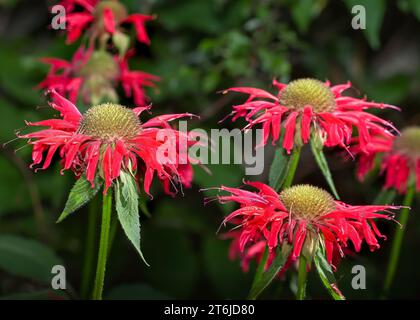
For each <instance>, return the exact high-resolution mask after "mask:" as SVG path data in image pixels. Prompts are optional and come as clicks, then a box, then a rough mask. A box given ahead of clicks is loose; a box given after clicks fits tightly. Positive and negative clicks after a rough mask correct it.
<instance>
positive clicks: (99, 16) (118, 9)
mask: <svg viewBox="0 0 420 320" xmlns="http://www.w3.org/2000/svg"><path fill="white" fill-rule="evenodd" d="M106 8H108V9H111V11H112V13H113V14H114V18H115V20H116V21H117V23H118V22H119V21H121V20H124V19H125V18H126V17H127V9H126V8H125V7H124V6H123V5H122V4H121V3H119V2H118V1H117V0H105V1H101V2H99V3H98V5H97V6H96V7H95V12H94V13H93V16H94V17H95V20H96V21H97V23H99V24H100V25H101V26H103V12H104V9H106Z"/></svg>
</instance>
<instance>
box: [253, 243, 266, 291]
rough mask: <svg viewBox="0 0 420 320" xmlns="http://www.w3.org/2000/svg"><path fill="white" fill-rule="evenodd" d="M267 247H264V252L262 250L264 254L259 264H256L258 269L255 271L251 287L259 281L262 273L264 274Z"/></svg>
mask: <svg viewBox="0 0 420 320" xmlns="http://www.w3.org/2000/svg"><path fill="white" fill-rule="evenodd" d="M268 251H269V250H268V246H265V250H264V254H263V256H262V258H261V261H260V263H259V264H258V268H257V271H256V273H255V277H254V281H253V282H252V287H253V286H254V285H255V284H256V283H257V282H258V281H260V279H261V277H262V275H263V273H264V267H265V264H266V263H267V259H268Z"/></svg>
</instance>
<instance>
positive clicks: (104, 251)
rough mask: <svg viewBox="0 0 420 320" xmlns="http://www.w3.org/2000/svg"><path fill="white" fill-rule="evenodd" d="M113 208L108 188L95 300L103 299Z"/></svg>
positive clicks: (94, 290)
mask: <svg viewBox="0 0 420 320" xmlns="http://www.w3.org/2000/svg"><path fill="white" fill-rule="evenodd" d="M111 209H112V191H111V190H108V192H107V193H106V194H104V196H103V204H102V225H101V236H100V239H99V253H98V265H97V267H96V276H95V283H94V287H93V293H92V299H93V300H102V291H103V289H104V279H105V269H106V260H107V256H108V244H109V229H110V223H111Z"/></svg>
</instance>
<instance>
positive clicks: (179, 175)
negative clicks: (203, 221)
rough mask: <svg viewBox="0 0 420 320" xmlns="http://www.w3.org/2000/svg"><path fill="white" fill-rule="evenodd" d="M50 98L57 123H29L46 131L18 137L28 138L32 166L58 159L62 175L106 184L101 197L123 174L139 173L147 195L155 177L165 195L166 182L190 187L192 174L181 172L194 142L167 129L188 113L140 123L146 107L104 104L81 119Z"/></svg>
mask: <svg viewBox="0 0 420 320" xmlns="http://www.w3.org/2000/svg"><path fill="white" fill-rule="evenodd" d="M50 93H51V96H52V102H51V103H50V106H51V107H52V108H54V109H55V110H57V111H59V112H60V114H61V118H60V119H48V120H43V121H39V122H34V123H31V122H28V123H27V125H28V126H37V127H47V128H46V129H41V130H39V131H36V132H33V133H29V134H25V135H19V137H20V138H24V139H29V140H28V143H29V144H31V145H32V146H33V151H32V160H33V163H32V165H31V166H35V165H39V164H41V163H42V162H43V164H42V167H41V168H42V169H46V168H48V167H49V165H50V163H51V160H52V158H53V156H54V155H55V154H58V155H59V156H60V157H61V158H62V159H63V170H68V169H71V170H73V171H74V172H75V174H76V175H81V174H85V175H86V178H87V180H88V181H90V182H91V184H92V187H93V186H94V180H95V176H96V175H99V177H101V178H102V179H103V180H104V181H105V188H104V189H105V190H104V192H106V190H107V189H108V188H109V187H110V186H111V184H112V182H113V181H114V180H115V179H116V178H118V177H119V175H120V171H121V170H125V171H127V172H132V173H135V172H138V175H139V177H140V178H141V180H144V183H143V184H144V190H145V192H146V193H148V194H150V193H149V190H150V185H151V183H152V180H153V176H154V175H155V173H156V174H157V177H158V178H159V179H160V180H161V181H164V185H165V189H166V191H169V188H168V185H167V184H168V183H171V184H172V185H176V184H177V183H178V185H180V184H182V185H184V186H189V185H190V184H191V179H192V173H191V174H186V173H185V171H188V170H189V169H188V168H190V167H189V165H190V163H191V161H194V160H193V159H190V158H189V156H188V153H187V152H188V146H191V145H192V144H194V143H195V140H194V141H192V140H191V139H190V138H191V137H190V135H189V133H187V132H181V131H178V130H175V129H173V128H172V127H171V126H170V124H169V122H170V121H172V120H175V119H179V118H183V117H190V116H192V115H191V114H189V113H182V114H168V115H161V116H158V117H155V118H152V119H150V120H148V121H146V122H145V123H140V120H139V115H140V114H141V113H142V112H143V111H145V110H147V109H148V107H138V108H135V109H129V108H126V107H123V106H121V105H118V104H113V103H106V104H100V105H96V106H93V107H91V108H89V110H88V111H87V112H86V113H85V114H83V115H82V114H81V113H80V112H79V110H78V109H77V108H76V106H75V105H74V104H73V103H71V102H70V101H69V100H67V99H65V98H63V97H62V96H60V95H59V94H58V93H57V92H56V91H54V90H51V91H50ZM180 143H186V147H185V148H182V147H180ZM167 153H172V155H167ZM44 156H45V157H44Z"/></svg>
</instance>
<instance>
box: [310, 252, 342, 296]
mask: <svg viewBox="0 0 420 320" xmlns="http://www.w3.org/2000/svg"><path fill="white" fill-rule="evenodd" d="M314 262H315V266H316V270H317V271H318V274H319V277H320V278H321V281H322V283H323V284H324V286H325V288H327V290H328V292H329V293H330V295H331V296H332V297H333V299H334V300H345V299H346V298H345V297H344V296H343V294H342V293H341V291H340V289H338V286H337V284H336V283H337V281H336V280H335V276H334V273H333V271H332V269H331V266H330V264H329V263H328V261H327V259H326V258H325V252H324V249H323V247H322V246H318V249H317V251H316V253H315V256H314Z"/></svg>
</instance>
